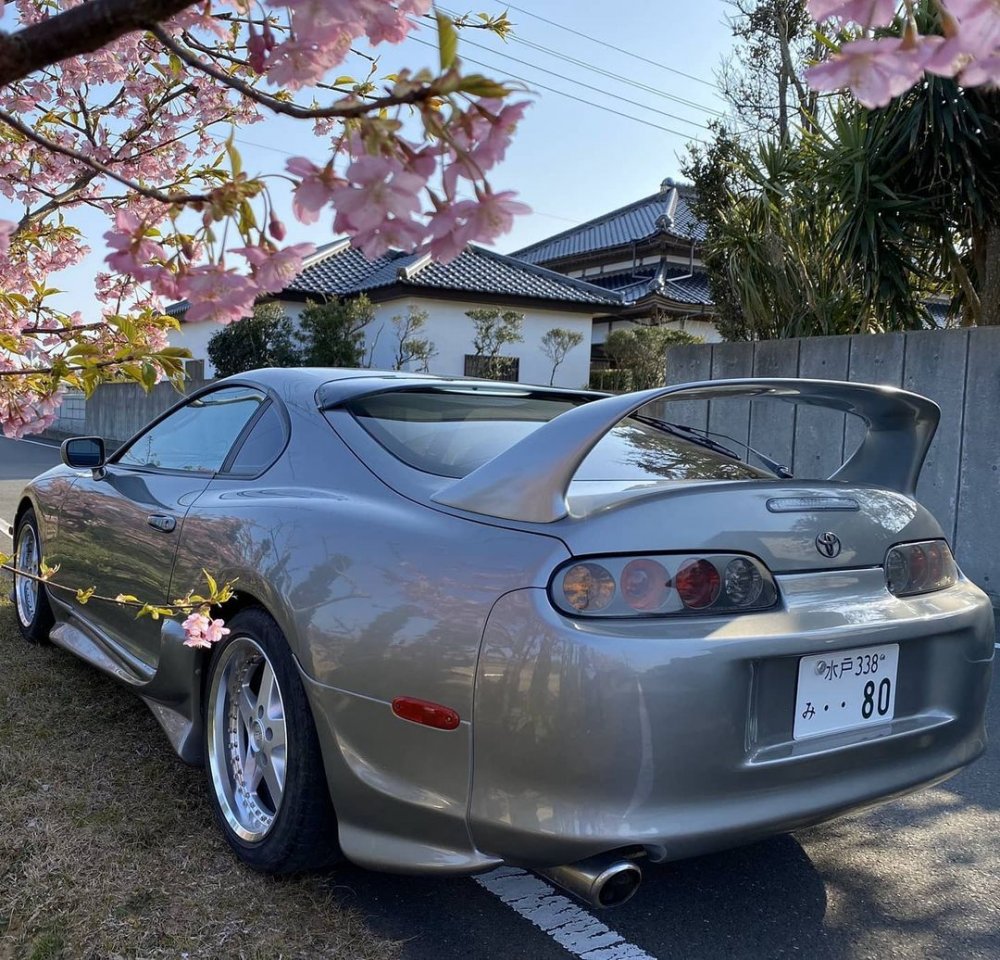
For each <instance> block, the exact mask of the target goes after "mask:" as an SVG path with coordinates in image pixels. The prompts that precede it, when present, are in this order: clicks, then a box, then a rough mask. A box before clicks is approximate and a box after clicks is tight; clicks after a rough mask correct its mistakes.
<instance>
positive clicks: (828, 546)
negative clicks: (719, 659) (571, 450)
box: [554, 479, 942, 573]
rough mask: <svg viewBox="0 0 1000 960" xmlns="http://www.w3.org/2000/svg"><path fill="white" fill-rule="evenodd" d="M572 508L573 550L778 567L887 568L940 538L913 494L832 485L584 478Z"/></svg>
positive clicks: (565, 526)
mask: <svg viewBox="0 0 1000 960" xmlns="http://www.w3.org/2000/svg"><path fill="white" fill-rule="evenodd" d="M568 504H569V509H570V515H569V517H567V518H566V519H564V520H562V521H560V522H558V523H557V524H555V525H554V526H555V527H556V528H558V535H559V536H560V537H561V538H562V539H563V540H564V541H565V543H566V545H567V546H568V547H569V549H570V550H571V551H572V553H573V554H574V555H577V556H582V555H587V554H606V553H656V552H664V551H667V552H673V551H692V552H695V551H697V552H706V551H719V552H723V553H729V552H733V553H750V554H753V555H754V556H756V557H757V558H758V559H760V560H762V561H763V562H764V563H765V564H766V566H767V567H768V568H769V569H770V570H771V571H772V572H773V573H787V572H792V571H806V570H831V569H844V568H856V567H874V566H881V565H882V563H883V561H884V559H885V555H886V551H887V550H888V549H889V548H890V547H891V546H892V545H893V544H896V543H901V542H904V541H907V540H925V539H934V538H938V537H941V536H942V533H941V530H940V528H939V526H938V524H937V523H936V521H935V520H934V518H933V517H932V516H931V515H930V514H929V513H928V512H927V511H926V510H925V509H924V508H923V507H921V506H920V505H919V504H917V503H916V502H915V501H914V500H912V499H911V498H910V497H906V496H904V495H902V494H900V493H897V492H895V491H892V490H883V489H879V488H877V487H870V486H859V485H850V484H844V483H834V482H829V481H826V482H814V481H807V482H803V483H796V482H794V481H789V480H779V479H773V480H764V479H756V480H738V481H724V480H721V481H716V482H711V481H698V482H690V481H688V482H664V483H651V484H646V483H632V484H628V483H620V482H619V483H608V482H604V483H601V482H597V481H586V480H582V481H574V482H573V484H572V485H571V486H570V490H569V497H568ZM554 532H555V531H554Z"/></svg>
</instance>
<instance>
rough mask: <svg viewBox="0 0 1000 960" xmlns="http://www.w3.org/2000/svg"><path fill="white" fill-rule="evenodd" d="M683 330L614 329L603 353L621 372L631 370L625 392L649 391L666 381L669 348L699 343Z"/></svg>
mask: <svg viewBox="0 0 1000 960" xmlns="http://www.w3.org/2000/svg"><path fill="white" fill-rule="evenodd" d="M700 342H701V338H700V337H694V336H692V335H691V334H690V333H686V332H685V331H683V330H671V329H669V328H668V327H664V326H657V325H651V326H645V325H643V326H639V325H636V326H631V327H619V328H618V329H617V330H612V331H611V332H610V333H609V334H608V336H607V338H606V339H605V341H604V351H605V353H606V354H607V355H608V358H609V359H610V360H611V361H612V363H614V365H615V368H616V369H618V370H625V371H628V373H629V374H630V377H629V382H628V384H623V385H622V388H623V389H628V390H649V389H651V388H653V387H662V386H663V385H664V384H665V383H666V382H667V348H668V347H669V346H672V345H674V344H679V343H700Z"/></svg>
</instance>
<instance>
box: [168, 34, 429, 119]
mask: <svg viewBox="0 0 1000 960" xmlns="http://www.w3.org/2000/svg"><path fill="white" fill-rule="evenodd" d="M149 32H150V33H152V34H153V36H154V37H156V39H157V40H159V41H160V43H162V44H163V46H165V47H166V48H167V49H168V50H169V51H170V52H171V53H173V54H174V55H176V56H177V57H179V58H180V59H181V60H183V61H184V62H185V63H186V64H187V65H188V66H189V67H193V68H194V69H195V70H200V71H202V73H205V74H207V75H208V76H210V77H211V78H212V79H213V80H218V81H219V83H222V84H225V85H226V86H227V87H230V88H231V89H233V90H236V91H237V92H238V93H241V94H243V96H245V97H247V98H249V99H250V100H253V101H255V102H256V103H259V104H260V105H261V106H264V107H267V108H268V109H269V110H272V111H273V112H274V113H280V114H283V115H284V116H287V117H294V118H295V119H297V120H320V119H324V118H325V119H331V118H335V119H340V120H353V119H357V118H358V117H364V116H367V115H368V114H370V113H377V112H378V111H379V110H384V109H387V108H388V107H398V106H404V105H408V104H417V103H422V102H424V101H426V100H433V99H435V98H436V97H440V96H441V95H442V90H441V88H440V85H439V83H438V82H433V83H429V84H427V86H425V87H420V88H418V89H416V90H411V91H409V92H408V93H404V94H399V95H395V94H390V95H389V96H385V97H371V98H369V99H366V100H365V102H363V103H353V104H344V103H335V104H333V105H331V106H329V107H303V106H300V105H299V104H297V103H290V102H288V101H285V100H279V99H277V98H276V97H272V96H270V95H268V94H266V93H262V92H261V91H260V90H258V89H257V88H256V87H253V86H251V85H250V84H248V83H246V82H245V81H243V80H239V79H237V78H236V77H234V76H232V75H230V74H228V73H226V71H225V70H220V69H219V68H218V67H215V66H213V65H212V64H210V63H206V62H205V61H204V60H202V59H201V58H200V57H196V56H195V55H194V54H193V53H192V52H191V51H190V50H188V49H187V48H186V47H184V46H183V45H182V44H179V43H177V42H176V41H175V40H174V38H173V37H171V36H170V34H168V33H167V32H166V31H165V30H164V29H163V28H162V27H158V26H151V27H149Z"/></svg>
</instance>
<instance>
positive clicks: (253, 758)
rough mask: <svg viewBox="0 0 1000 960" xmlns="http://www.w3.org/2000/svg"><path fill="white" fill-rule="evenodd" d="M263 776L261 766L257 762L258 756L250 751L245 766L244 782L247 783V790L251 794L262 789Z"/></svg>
mask: <svg viewBox="0 0 1000 960" xmlns="http://www.w3.org/2000/svg"><path fill="white" fill-rule="evenodd" d="M261 776H262V771H261V766H260V764H259V763H258V762H257V755H256V754H255V753H253V752H252V751H250V750H248V751H247V757H246V761H245V762H244V764H243V781H244V783H246V786H247V790H249V791H250V792H251V793H256V792H257V789H258V788H259V787H260V781H261Z"/></svg>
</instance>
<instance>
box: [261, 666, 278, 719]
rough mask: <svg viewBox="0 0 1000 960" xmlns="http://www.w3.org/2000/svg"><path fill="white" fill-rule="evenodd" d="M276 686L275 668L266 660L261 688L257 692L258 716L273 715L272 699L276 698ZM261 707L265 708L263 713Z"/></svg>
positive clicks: (262, 672)
mask: <svg viewBox="0 0 1000 960" xmlns="http://www.w3.org/2000/svg"><path fill="white" fill-rule="evenodd" d="M276 687H277V684H276V681H275V678H274V669H273V668H272V667H271V664H270V663H268V662H267V660H265V661H264V669H263V670H262V671H261V674H260V689H259V690H258V692H257V712H256V716H261V717H264V718H267V717H269V716H270V715H271V704H272V700H273V699H275V697H276V694H277V689H276ZM279 704H280V699H279ZM261 707H263V708H264V710H263V713H261V709H260V708H261Z"/></svg>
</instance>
